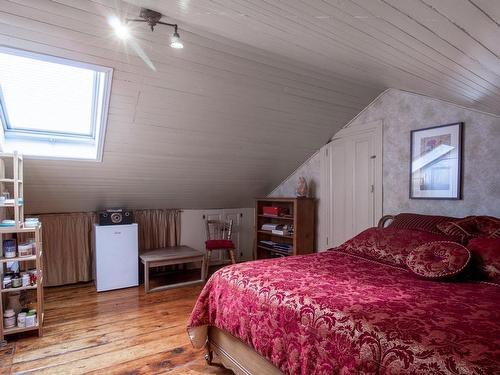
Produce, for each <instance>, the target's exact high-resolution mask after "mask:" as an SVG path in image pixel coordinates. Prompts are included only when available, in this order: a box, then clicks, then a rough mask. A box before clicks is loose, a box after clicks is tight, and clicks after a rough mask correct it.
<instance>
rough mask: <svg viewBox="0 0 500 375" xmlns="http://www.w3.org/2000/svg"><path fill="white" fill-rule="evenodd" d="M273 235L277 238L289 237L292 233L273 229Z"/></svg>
mask: <svg viewBox="0 0 500 375" xmlns="http://www.w3.org/2000/svg"><path fill="white" fill-rule="evenodd" d="M271 233H272V234H275V235H277V236H288V235H290V231H289V230H285V229H273V230H272V231H271Z"/></svg>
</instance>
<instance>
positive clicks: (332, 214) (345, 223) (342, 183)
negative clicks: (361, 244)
mask: <svg viewBox="0 0 500 375" xmlns="http://www.w3.org/2000/svg"><path fill="white" fill-rule="evenodd" d="M326 147H327V149H326V153H325V154H326V158H327V162H326V163H325V164H324V165H326V168H328V169H329V170H328V171H327V173H326V174H327V178H326V179H323V181H326V183H327V189H325V190H324V194H326V197H325V198H326V202H327V209H326V210H325V211H326V212H325V214H326V215H327V218H326V223H327V225H328V227H329V230H328V231H326V233H327V236H328V239H327V244H328V247H332V246H338V245H340V244H342V243H343V242H345V241H346V240H348V239H350V238H352V237H353V236H355V235H356V234H358V233H359V232H361V231H363V230H364V229H366V228H369V227H373V226H375V225H376V224H377V222H378V220H379V219H380V217H381V216H382V123H381V122H375V123H370V124H364V125H360V126H353V127H348V128H345V129H342V130H341V131H340V132H339V133H337V134H336V135H335V136H334V138H333V140H332V142H330V143H329V144H328V145H327V146H326Z"/></svg>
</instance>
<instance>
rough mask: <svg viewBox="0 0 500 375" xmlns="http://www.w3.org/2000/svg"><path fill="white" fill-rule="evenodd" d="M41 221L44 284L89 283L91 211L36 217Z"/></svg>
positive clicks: (92, 214)
mask: <svg viewBox="0 0 500 375" xmlns="http://www.w3.org/2000/svg"><path fill="white" fill-rule="evenodd" d="M38 217H39V218H40V221H41V222H42V240H43V250H44V251H43V262H44V279H45V280H44V285H46V286H54V285H64V284H73V283H77V282H80V281H90V280H92V250H91V249H92V237H91V236H92V226H93V224H94V223H95V222H96V219H97V216H96V214H95V213H94V212H82V213H71V214H42V215H38Z"/></svg>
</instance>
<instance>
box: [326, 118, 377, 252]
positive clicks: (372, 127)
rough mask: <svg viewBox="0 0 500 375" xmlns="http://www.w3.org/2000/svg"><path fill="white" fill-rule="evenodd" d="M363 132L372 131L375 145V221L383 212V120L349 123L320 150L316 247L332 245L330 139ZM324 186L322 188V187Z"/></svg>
mask: <svg viewBox="0 0 500 375" xmlns="http://www.w3.org/2000/svg"><path fill="white" fill-rule="evenodd" d="M364 133H374V140H375V142H374V147H375V156H376V157H375V159H374V169H373V173H374V176H373V181H374V183H373V185H374V208H373V210H374V217H375V221H376V220H377V218H381V217H382V214H383V121H382V120H377V121H371V122H366V123H362V124H356V125H349V126H347V127H345V128H343V129H341V130H339V131H338V132H337V133H336V134H335V135H334V136H333V137H332V138H331V140H330V142H329V143H328V144H326V145H325V146H323V147H322V148H321V150H320V153H321V158H320V161H321V163H320V178H321V189H320V201H321V202H323V204H321V205H320V213H319V214H320V217H321V220H320V224H321V225H320V227H319V232H320V233H321V235H320V236H319V243H318V247H319V249H320V251H321V250H323V249H328V248H330V247H332V244H333V233H332V232H333V231H332V220H331V217H332V216H331V214H332V202H331V201H330V196H331V188H332V185H331V182H332V179H331V177H332V176H331V167H332V164H331V159H330V157H331V155H332V146H333V144H332V141H334V140H340V139H342V138H344V137H347V136H353V135H361V134H364ZM323 186H324V188H323Z"/></svg>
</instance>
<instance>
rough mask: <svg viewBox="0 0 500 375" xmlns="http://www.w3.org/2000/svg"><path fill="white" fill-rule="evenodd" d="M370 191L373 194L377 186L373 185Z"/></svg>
mask: <svg viewBox="0 0 500 375" xmlns="http://www.w3.org/2000/svg"><path fill="white" fill-rule="evenodd" d="M370 191H371V192H372V193H373V192H374V191H375V185H371V188H370Z"/></svg>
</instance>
